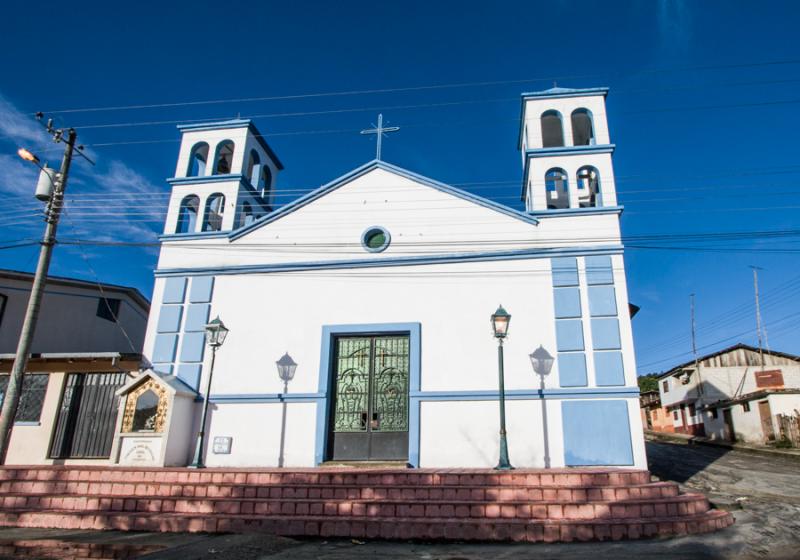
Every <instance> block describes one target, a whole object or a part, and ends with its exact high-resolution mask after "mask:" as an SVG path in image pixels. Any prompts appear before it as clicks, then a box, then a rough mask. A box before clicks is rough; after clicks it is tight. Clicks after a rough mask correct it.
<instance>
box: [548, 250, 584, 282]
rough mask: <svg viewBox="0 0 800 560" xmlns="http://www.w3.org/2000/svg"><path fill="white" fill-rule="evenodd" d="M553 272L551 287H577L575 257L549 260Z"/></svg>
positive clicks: (576, 260)
mask: <svg viewBox="0 0 800 560" xmlns="http://www.w3.org/2000/svg"><path fill="white" fill-rule="evenodd" d="M550 266H551V268H552V270H553V286H555V287H559V288H560V287H564V286H577V285H578V259H577V258H575V257H557V258H553V259H550Z"/></svg>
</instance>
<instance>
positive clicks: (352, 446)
mask: <svg viewBox="0 0 800 560" xmlns="http://www.w3.org/2000/svg"><path fill="white" fill-rule="evenodd" d="M334 348H335V356H334V361H333V368H334V371H333V374H334V376H333V377H334V401H333V406H332V407H331V409H332V414H331V422H330V437H329V454H328V455H329V457H330V458H331V459H333V460H349V461H353V460H360V461H364V460H366V461H369V460H406V459H408V365H409V338H408V336H407V335H400V336H397V335H387V336H366V337H361V336H359V337H350V336H341V337H337V338H336V339H335V345H334Z"/></svg>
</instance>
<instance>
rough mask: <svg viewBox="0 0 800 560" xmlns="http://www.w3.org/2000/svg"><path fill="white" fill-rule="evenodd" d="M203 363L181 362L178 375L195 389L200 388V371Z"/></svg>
mask: <svg viewBox="0 0 800 560" xmlns="http://www.w3.org/2000/svg"><path fill="white" fill-rule="evenodd" d="M202 369H203V364H181V365H179V366H178V377H179V378H180V379H181V380H182V381H183V382H184V383H186V384H187V385H188V386H189V387H191V388H192V389H194V390H195V391H197V390H199V388H200V372H201V371H202Z"/></svg>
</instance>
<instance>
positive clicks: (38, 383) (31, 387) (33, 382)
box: [0, 373, 50, 422]
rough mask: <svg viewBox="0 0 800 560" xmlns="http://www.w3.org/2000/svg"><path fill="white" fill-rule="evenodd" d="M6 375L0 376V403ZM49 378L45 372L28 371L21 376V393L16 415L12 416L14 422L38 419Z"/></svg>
mask: <svg viewBox="0 0 800 560" xmlns="http://www.w3.org/2000/svg"><path fill="white" fill-rule="evenodd" d="M8 377H9V376H8V375H3V376H0V405H2V402H3V400H5V397H6V389H7V388H8ZM49 379H50V376H49V375H48V374H46V373H30V374H26V375H25V377H23V379H22V394H21V396H20V399H19V406H18V407H17V415H16V416H15V417H14V421H15V422H38V421H39V418H40V417H41V415H42V405H43V404H44V396H45V394H46V393H47V382H48V380H49Z"/></svg>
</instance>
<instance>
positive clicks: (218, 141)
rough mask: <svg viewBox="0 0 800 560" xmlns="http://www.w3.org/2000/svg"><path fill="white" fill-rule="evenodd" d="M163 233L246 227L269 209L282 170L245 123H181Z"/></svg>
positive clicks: (255, 131) (210, 232)
mask: <svg viewBox="0 0 800 560" xmlns="http://www.w3.org/2000/svg"><path fill="white" fill-rule="evenodd" d="M178 129H179V130H180V131H181V132H182V134H183V139H182V141H181V148H180V152H179V155H178V165H177V168H176V173H175V177H173V178H171V179H168V180H167V181H168V182H169V183H170V185H171V186H172V196H171V198H170V207H169V210H168V213H167V220H166V223H165V227H164V233H165V234H167V235H213V234H219V233H224V232H227V231H232V230H234V229H238V228H240V227H247V226H249V225H250V224H251V223H253V222H254V221H256V220H258V219H259V218H260V217H262V216H264V215H266V214H268V213H269V212H271V211H272V209H273V196H274V194H273V193H274V189H275V181H276V178H277V175H278V173H279V172H280V171H281V170H282V169H283V164H281V162H280V160H279V159H278V156H277V155H276V154H275V152H274V151H273V150H272V148H271V147H270V146H269V144H267V142H266V141H265V140H264V136H263V135H262V134H261V133H260V132H259V131H258V129H256V127H255V125H254V124H253V123H252V122H251V121H250V120H248V119H236V120H232V121H223V122H217V123H203V124H194V125H181V126H179V127H178Z"/></svg>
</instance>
